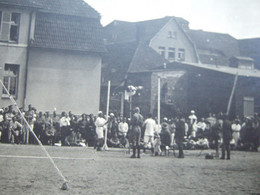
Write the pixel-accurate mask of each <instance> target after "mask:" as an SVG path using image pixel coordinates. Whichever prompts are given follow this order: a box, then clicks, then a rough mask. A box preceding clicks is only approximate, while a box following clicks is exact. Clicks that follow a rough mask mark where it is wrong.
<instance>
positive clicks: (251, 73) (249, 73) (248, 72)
mask: <svg viewBox="0 0 260 195" xmlns="http://www.w3.org/2000/svg"><path fill="white" fill-rule="evenodd" d="M171 64H172V65H174V64H177V65H178V64H180V65H184V66H185V65H186V66H190V67H196V68H203V69H207V70H212V71H217V72H222V73H226V74H231V75H238V76H243V77H255V78H260V71H259V70H257V69H241V68H234V67H228V66H220V65H217V66H213V65H212V64H198V63H191V62H173V63H171Z"/></svg>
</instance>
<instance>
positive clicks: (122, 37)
mask: <svg viewBox="0 0 260 195" xmlns="http://www.w3.org/2000/svg"><path fill="white" fill-rule="evenodd" d="M171 19H175V20H176V21H177V22H178V23H179V24H181V26H185V25H186V26H188V24H189V23H188V21H186V20H184V19H183V18H179V17H174V16H166V17H164V18H159V19H153V20H147V21H141V22H125V21H119V20H115V21H113V22H112V23H110V24H108V25H107V26H105V37H106V39H107V40H108V42H109V43H115V42H117V43H118V42H128V41H134V40H150V39H151V38H153V37H154V36H155V35H156V34H157V33H158V32H159V31H160V30H161V28H162V27H163V26H164V25H166V24H167V22H169V21H170V20H171Z"/></svg>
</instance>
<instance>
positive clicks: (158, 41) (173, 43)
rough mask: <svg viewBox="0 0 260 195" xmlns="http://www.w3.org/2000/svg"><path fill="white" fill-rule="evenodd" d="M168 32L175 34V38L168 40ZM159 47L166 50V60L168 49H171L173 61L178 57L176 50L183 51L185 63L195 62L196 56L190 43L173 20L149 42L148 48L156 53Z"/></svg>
mask: <svg viewBox="0 0 260 195" xmlns="http://www.w3.org/2000/svg"><path fill="white" fill-rule="evenodd" d="M169 31H172V32H176V33H177V36H176V38H168V32H169ZM161 46H163V47H165V48H166V52H165V53H166V58H168V48H169V47H173V48H175V60H177V57H178V49H185V61H187V62H196V54H195V51H194V49H193V47H192V44H191V42H190V41H189V40H188V38H187V36H185V34H184V32H183V31H182V30H181V29H180V27H179V26H178V25H177V24H176V22H175V21H174V20H171V21H170V22H169V23H167V24H166V26H164V27H163V28H162V29H161V31H160V32H159V33H158V34H157V35H155V37H154V38H153V39H152V40H151V42H150V47H152V48H153V49H154V50H155V51H157V52H158V53H159V50H158V48H159V47H161Z"/></svg>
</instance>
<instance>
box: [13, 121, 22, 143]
mask: <svg viewBox="0 0 260 195" xmlns="http://www.w3.org/2000/svg"><path fill="white" fill-rule="evenodd" d="M22 127H23V126H22V125H21V124H20V123H19V122H18V121H17V120H16V117H15V116H14V117H13V118H12V120H11V122H10V130H11V142H12V143H16V144H19V143H20V141H21V140H20V139H19V138H20V134H21V130H22Z"/></svg>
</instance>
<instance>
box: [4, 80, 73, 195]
mask: <svg viewBox="0 0 260 195" xmlns="http://www.w3.org/2000/svg"><path fill="white" fill-rule="evenodd" d="M0 83H1V85H2V86H3V88H4V90H5V92H6V93H7V95H8V97H9V99H10V100H11V102H12V103H13V105H14V106H15V107H16V109H17V110H18V112H19V114H20V115H21V117H22V119H23V121H24V122H25V124H26V125H27V126H28V128H29V130H30V132H31V133H32V134H33V136H34V137H35V139H36V140H37V142H38V143H39V145H40V146H41V149H42V150H43V151H44V152H45V154H46V156H47V157H48V159H49V160H50V161H51V163H52V165H53V166H54V168H55V169H56V171H57V172H58V174H59V175H60V177H61V178H62V179H63V184H62V189H64V190H66V189H67V183H68V181H67V180H66V178H65V177H64V176H63V174H62V172H61V171H60V169H59V168H58V166H57V165H56V164H55V162H54V160H53V159H52V157H51V156H50V154H49V153H48V151H47V150H46V148H45V147H44V146H43V145H42V142H41V141H40V140H39V139H38V137H37V136H36V134H35V133H34V131H33V129H32V127H31V126H30V125H29V123H28V121H27V120H26V119H25V117H24V115H23V113H22V112H21V110H20V109H19V107H18V106H17V103H16V101H15V100H14V98H13V96H11V95H10V93H9V91H8V90H7V88H6V87H5V85H4V84H3V82H2V80H0Z"/></svg>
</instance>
